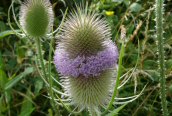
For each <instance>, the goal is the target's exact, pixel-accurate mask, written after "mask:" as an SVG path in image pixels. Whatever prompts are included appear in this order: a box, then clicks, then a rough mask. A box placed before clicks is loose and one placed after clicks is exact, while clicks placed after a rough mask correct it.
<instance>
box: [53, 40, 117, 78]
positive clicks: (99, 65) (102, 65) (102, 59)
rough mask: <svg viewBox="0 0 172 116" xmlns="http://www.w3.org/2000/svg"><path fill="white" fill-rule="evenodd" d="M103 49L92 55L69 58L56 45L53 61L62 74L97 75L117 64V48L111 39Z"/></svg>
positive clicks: (75, 75) (74, 75)
mask: <svg viewBox="0 0 172 116" xmlns="http://www.w3.org/2000/svg"><path fill="white" fill-rule="evenodd" d="M107 43H108V44H107V45H105V49H104V50H103V51H100V52H98V53H97V54H96V55H92V56H89V57H87V56H78V57H76V58H74V59H70V58H69V55H68V53H67V52H66V51H65V50H64V49H62V48H60V47H57V49H56V51H55V56H54V63H55V66H56V68H57V70H58V71H59V73H60V74H61V75H63V76H72V77H78V76H84V77H89V76H99V75H100V73H101V72H102V71H104V70H106V69H109V68H113V67H114V66H115V65H116V64H117V59H118V50H117V47H116V46H115V44H114V43H113V42H112V41H108V42H107Z"/></svg>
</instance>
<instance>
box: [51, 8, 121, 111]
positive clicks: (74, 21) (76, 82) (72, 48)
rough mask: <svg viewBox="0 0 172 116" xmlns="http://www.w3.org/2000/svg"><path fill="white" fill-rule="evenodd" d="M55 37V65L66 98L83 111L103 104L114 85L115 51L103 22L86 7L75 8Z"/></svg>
mask: <svg viewBox="0 0 172 116" xmlns="http://www.w3.org/2000/svg"><path fill="white" fill-rule="evenodd" d="M57 37H58V43H57V47H56V51H55V56H54V64H55V66H56V68H57V71H59V73H60V74H61V76H62V77H61V81H62V83H63V85H64V89H65V92H66V93H67V94H68V97H69V98H71V99H72V101H73V102H74V104H76V105H78V106H82V107H84V108H85V107H87V108H88V107H97V106H99V105H103V104H104V103H106V102H107V101H108V98H109V96H110V94H111V89H113V86H114V83H115V78H114V77H115V67H116V65H117V59H118V50H117V47H116V45H115V44H114V43H113V42H112V41H111V32H110V28H109V27H108V24H107V22H106V21H105V19H102V18H101V17H100V16H99V15H98V14H97V13H94V12H90V11H88V9H87V7H85V9H83V8H77V10H76V11H73V12H72V13H71V14H70V15H69V16H68V18H67V19H66V21H65V22H64V24H63V27H62V28H61V33H60V35H58V36H57Z"/></svg>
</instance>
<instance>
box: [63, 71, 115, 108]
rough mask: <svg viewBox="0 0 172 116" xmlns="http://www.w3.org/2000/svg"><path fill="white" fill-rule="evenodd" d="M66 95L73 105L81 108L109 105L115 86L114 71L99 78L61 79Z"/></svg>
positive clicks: (103, 73)
mask: <svg viewBox="0 0 172 116" xmlns="http://www.w3.org/2000/svg"><path fill="white" fill-rule="evenodd" d="M61 82H62V84H63V85H64V89H65V93H66V94H68V96H69V98H70V99H72V104H75V105H77V106H78V107H79V108H88V107H93V108H94V107H95V108H96V107H97V106H102V105H105V104H107V103H108V101H109V100H110V96H111V94H112V88H113V86H114V84H115V71H114V69H111V70H107V71H104V72H102V73H101V74H100V75H99V76H98V77H96V78H95V77H93V76H90V77H89V78H85V77H82V76H79V77H77V78H72V77H61Z"/></svg>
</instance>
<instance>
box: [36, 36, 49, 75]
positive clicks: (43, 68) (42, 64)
mask: <svg viewBox="0 0 172 116" xmlns="http://www.w3.org/2000/svg"><path fill="white" fill-rule="evenodd" d="M36 45H37V52H38V57H39V61H40V65H41V70H42V71H43V77H44V78H46V77H47V74H46V70H45V66H44V62H43V56H42V50H41V42H40V38H36Z"/></svg>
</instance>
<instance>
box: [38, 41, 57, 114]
mask: <svg viewBox="0 0 172 116" xmlns="http://www.w3.org/2000/svg"><path fill="white" fill-rule="evenodd" d="M52 42H53V41H52V40H51V45H52ZM36 44H37V51H38V57H39V61H40V65H41V70H42V72H43V77H44V79H45V80H46V81H47V82H49V83H50V85H49V87H48V88H49V92H50V96H51V97H52V106H53V109H54V110H55V111H56V109H55V101H54V94H53V91H52V79H51V71H50V70H51V63H50V59H51V53H52V48H51V46H50V51H49V52H50V53H49V65H48V75H47V74H46V69H45V65H44V59H43V55H42V48H41V42H40V38H36ZM47 77H49V78H48V79H47Z"/></svg>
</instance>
